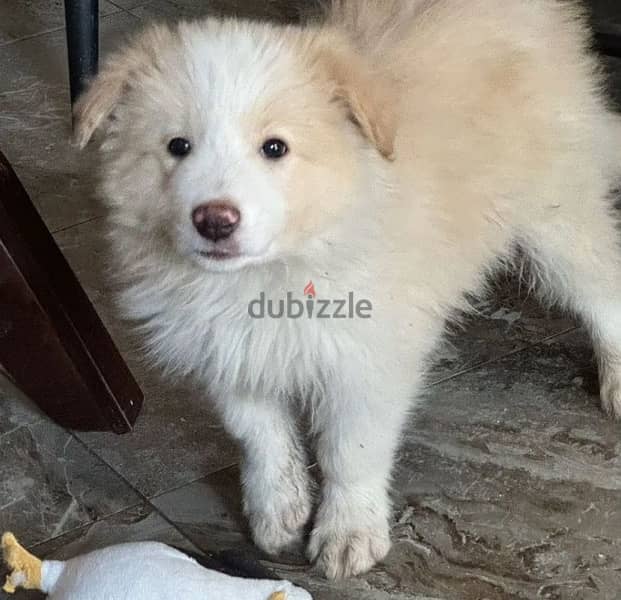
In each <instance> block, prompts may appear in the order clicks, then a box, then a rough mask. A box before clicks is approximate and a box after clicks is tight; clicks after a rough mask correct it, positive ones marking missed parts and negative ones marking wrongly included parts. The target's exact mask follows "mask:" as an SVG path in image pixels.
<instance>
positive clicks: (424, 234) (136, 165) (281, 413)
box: [76, 0, 621, 577]
mask: <svg viewBox="0 0 621 600" xmlns="http://www.w3.org/2000/svg"><path fill="white" fill-rule="evenodd" d="M588 47H589V35H588V32H587V28H586V25H585V22H584V20H583V18H582V16H581V13H580V10H579V9H578V8H577V7H576V6H575V5H573V4H571V3H568V2H557V1H555V0H530V1H524V2H518V1H515V0H418V1H417V0H386V1H382V2H376V1H375V0H343V1H341V2H336V1H335V2H333V3H332V5H331V7H329V8H328V12H327V16H326V19H325V20H324V21H323V22H321V23H315V24H309V25H306V26H303V27H297V26H295V27H293V26H292V27H281V26H275V25H269V24H258V23H249V22H242V21H223V22H221V21H216V20H205V21H201V22H197V23H182V24H180V25H179V26H178V27H172V28H169V27H163V26H158V27H152V28H150V29H149V30H147V31H146V32H145V33H144V34H142V36H141V37H139V38H138V39H137V40H135V41H134V42H133V43H132V44H130V45H129V47H128V48H126V49H125V50H123V51H122V52H120V53H118V54H116V55H115V56H113V57H112V58H111V59H110V60H109V61H108V62H107V64H106V65H105V66H104V68H103V70H102V73H101V75H100V76H99V77H98V78H97V79H96V80H95V81H94V82H93V84H92V86H91V87H90V89H89V91H88V92H87V93H86V95H85V96H84V97H83V98H82V100H81V101H80V103H79V104H78V106H77V110H76V117H77V135H78V140H79V142H80V143H81V144H82V145H84V144H86V143H87V142H88V140H89V139H90V137H91V136H92V134H93V133H94V132H95V130H97V129H99V130H101V132H102V134H103V135H102V145H101V150H102V153H101V157H102V185H101V190H102V194H103V197H104V198H105V199H106V201H107V203H108V205H109V207H110V225H111V240H112V249H113V252H114V255H115V257H116V261H117V265H118V267H117V269H118V273H119V276H120V277H121V279H122V280H123V282H124V284H125V292H124V294H123V296H122V298H121V305H122V307H123V310H124V312H125V314H126V315H127V316H129V317H131V318H133V319H136V320H138V321H139V323H140V327H141V329H142V331H143V333H144V337H145V340H146V345H147V348H148V351H149V353H150V355H151V356H152V357H153V358H154V359H156V360H157V361H158V362H159V363H160V364H162V365H164V366H166V367H168V368H169V369H170V372H171V373H175V372H176V373H181V374H192V375H193V376H194V377H195V380H196V382H197V385H199V386H200V387H201V389H203V390H204V393H205V398H206V399H210V400H211V401H213V402H214V403H215V405H216V406H217V407H218V409H219V411H220V413H221V414H222V418H223V421H224V423H225V425H226V427H227V429H228V430H229V431H230V433H231V434H232V435H233V436H235V437H236V438H237V439H238V440H239V441H240V443H241V445H242V447H243V450H244V454H245V460H244V463H243V467H242V474H243V485H244V497H245V503H244V505H245V510H246V513H247V515H248V518H249V520H250V524H251V527H252V531H253V535H254V539H255V541H256V543H257V544H258V545H259V546H260V547H261V548H263V549H264V550H266V551H268V552H278V551H280V550H282V549H283V548H284V547H286V546H287V545H288V544H290V543H292V542H295V541H297V540H298V539H300V537H301V535H302V532H303V529H304V526H305V525H306V524H307V522H308V521H309V519H310V517H311V513H312V510H313V498H312V495H311V483H310V480H309V476H308V472H307V469H306V461H307V457H306V453H305V449H304V448H305V444H304V437H305V436H303V435H302V433H303V432H301V431H300V430H299V418H300V416H301V415H302V414H303V413H305V412H307V413H308V414H309V415H310V417H311V423H312V434H313V441H314V442H315V449H316V453H317V457H318V461H319V464H320V466H321V469H322V474H323V483H322V491H321V497H320V498H319V507H318V511H317V513H316V515H315V519H314V528H313V531H312V534H311V537H310V542H309V556H310V558H312V559H313V560H316V561H317V562H318V564H319V565H320V566H321V568H322V569H323V570H324V571H325V572H326V573H327V575H328V576H330V577H343V576H349V575H353V574H357V573H360V572H363V571H366V570H367V569H369V568H371V567H372V566H373V564H374V563H375V562H376V561H378V560H381V559H382V558H383V557H384V556H385V555H386V553H387V552H388V550H389V547H390V536H389V524H388V523H389V517H390V504H389V498H388V487H389V481H390V472H391V465H392V461H393V457H394V454H395V451H396V450H397V447H398V442H399V437H400V433H401V431H402V428H403V426H404V424H405V422H406V419H407V415H408V411H409V410H410V409H411V408H412V407H413V406H414V405H415V403H416V394H417V389H418V388H419V386H420V384H421V381H422V378H423V374H424V368H425V365H426V363H427V361H428V360H429V357H430V355H431V353H432V351H433V349H434V347H435V346H436V345H437V342H438V340H439V339H440V337H441V335H442V333H443V331H444V328H445V325H446V322H447V320H449V319H452V318H457V317H458V315H459V314H460V313H461V312H462V311H464V310H468V303H467V302H466V300H465V298H466V295H467V294H473V293H474V294H477V293H482V292H483V291H484V290H485V283H486V280H487V278H488V276H489V275H490V273H492V272H493V271H494V269H496V268H497V267H498V266H500V265H506V264H508V263H510V262H511V261H512V259H513V257H514V253H515V251H516V249H517V248H520V249H522V251H523V252H525V253H526V255H528V256H529V257H530V258H531V260H532V265H533V269H532V270H533V272H534V273H535V275H536V278H537V285H538V286H539V289H540V290H541V292H542V295H544V296H545V297H547V298H551V299H554V300H557V301H559V302H560V303H561V304H563V305H564V306H565V307H567V308H568V309H569V310H572V311H574V312H575V313H577V314H578V315H579V316H581V317H582V318H583V319H584V321H585V323H586V324H587V326H588V327H589V328H590V330H591V331H592V333H593V337H594V341H595V345H596V347H597V350H598V353H599V359H600V365H601V379H602V402H603V405H604V408H605V409H606V411H607V412H608V413H610V414H611V415H613V416H617V417H619V416H621V387H620V386H621V260H620V258H621V253H620V252H619V237H618V232H617V221H616V216H615V215H614V213H613V209H612V198H611V190H612V189H613V188H614V186H615V185H616V184H617V183H618V179H619V175H620V174H621V151H620V147H621V128H620V127H619V120H618V118H617V116H616V115H614V114H612V112H611V111H610V110H609V109H608V107H607V106H606V102H605V100H604V97H603V93H602V81H601V77H600V75H599V67H598V65H597V62H596V60H595V59H594V58H593V56H592V55H591V53H590V52H589V49H588ZM176 136H184V137H187V138H188V139H190V140H191V141H192V144H193V149H192V152H191V154H190V155H189V156H188V157H186V158H184V159H182V160H179V159H175V158H173V157H171V156H169V154H168V153H167V149H166V148H167V143H168V141H169V140H170V139H171V138H173V137H176ZM274 136H277V137H282V138H283V139H285V140H286V141H287V143H288V144H289V146H290V152H289V154H288V155H287V156H286V157H285V158H283V159H282V160H281V161H279V162H268V161H266V160H265V159H264V158H263V157H262V156H261V154H260V152H259V150H258V149H259V148H260V147H261V144H262V142H263V141H264V140H265V139H266V138H268V137H274ZM223 197H224V198H228V199H229V200H230V201H232V202H234V203H235V204H236V205H237V207H238V208H239V210H240V212H241V214H242V218H241V225H240V228H239V230H238V231H237V232H236V233H235V234H234V235H235V243H236V244H237V245H238V247H239V250H240V254H239V256H238V257H236V258H232V259H229V260H228V261H215V260H212V259H210V258H205V257H204V256H203V254H201V252H203V253H204V251H206V250H208V249H209V248H211V246H210V244H211V243H208V242H206V241H205V240H204V239H202V238H201V237H200V236H199V235H198V234H197V233H196V231H195V230H194V228H193V226H192V223H191V218H190V215H191V211H192V209H193V208H194V207H196V206H197V205H198V204H201V203H204V202H207V201H209V200H211V199H218V198H223ZM309 280H312V281H313V282H314V284H315V287H316V289H317V292H318V296H319V297H325V298H341V297H347V294H348V292H350V291H353V292H354V293H355V294H356V296H357V297H359V298H366V299H369V300H370V301H371V302H372V303H373V312H372V318H371V319H368V320H365V319H346V320H340V321H338V320H331V321H322V320H319V319H298V320H293V319H280V320H273V319H269V318H268V319H263V320H255V319H251V318H250V317H249V315H248V303H249V302H250V301H251V300H252V299H253V298H256V297H258V296H259V294H260V293H261V292H264V293H265V294H266V297H267V298H272V299H278V298H283V297H285V295H286V293H287V292H288V291H291V292H293V293H294V294H295V295H296V296H298V297H301V296H302V290H303V288H304V286H305V285H306V283H307V282H308V281H309Z"/></svg>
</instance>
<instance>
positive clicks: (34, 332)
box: [0, 153, 143, 433]
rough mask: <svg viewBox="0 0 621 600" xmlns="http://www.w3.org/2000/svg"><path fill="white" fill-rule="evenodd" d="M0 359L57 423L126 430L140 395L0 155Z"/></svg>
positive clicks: (95, 314) (85, 297)
mask: <svg viewBox="0 0 621 600" xmlns="http://www.w3.org/2000/svg"><path fill="white" fill-rule="evenodd" d="M0 364H1V365H2V367H3V370H4V371H5V372H6V373H7V374H8V375H9V377H10V379H11V380H12V381H13V382H14V383H15V384H16V385H17V386H18V387H19V388H20V389H22V390H23V391H24V392H25V393H26V395H27V396H29V397H30V398H31V399H32V400H33V401H34V402H36V403H37V404H38V406H39V407H40V408H41V409H42V410H43V411H44V412H45V413H47V414H48V415H49V416H50V417H51V418H52V419H54V420H55V421H57V422H58V423H59V424H60V425H62V426H64V427H67V428H70V429H78V430H111V431H114V432H116V433H124V432H127V431H130V430H131V429H132V425H133V423H134V422H135V420H136V418H137V416H138V413H139V411H140V408H141V405H142V400H143V396H142V392H141V391H140V388H139V387H138V385H137V383H136V381H135V380H134V378H133V376H132V375H131V373H130V371H129V369H128V367H127V366H126V364H125V362H124V361H123V359H122V357H121V355H120V354H119V352H118V350H117V349H116V347H115V345H114V342H113V341H112V339H111V338H110V335H109V334H108V332H107V331H106V329H105V327H104V326H103V324H102V322H101V321H100V319H99V317H98V315H97V313H96V312H95V309H94V308H93V306H92V304H91V302H90V301H89V299H88V297H87V295H86V293H85V292H84V290H83V289H82V287H81V285H80V283H79V282H78V280H77V278H76V277H75V275H74V273H73V271H72V270H71V268H70V267H69V265H68V263H67V261H66V260H65V258H64V257H63V255H62V253H61V252H60V250H59V248H58V246H57V245H56V243H55V241H54V238H53V237H52V235H51V234H50V232H49V231H48V229H47V227H46V226H45V224H44V223H43V221H42V220H41V217H40V216H39V214H38V212H37V210H36V209H35V207H34V206H33V204H32V202H31V201H30V198H29V197H28V195H27V193H26V191H25V190H24V188H23V187H22V185H21V184H20V182H19V180H18V178H17V176H16V174H15V172H14V171H13V169H12V168H11V166H10V165H9V163H8V161H7V160H6V158H5V157H4V156H3V155H2V154H1V153H0Z"/></svg>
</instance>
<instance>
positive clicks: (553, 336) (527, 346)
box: [425, 325, 580, 388]
mask: <svg viewBox="0 0 621 600" xmlns="http://www.w3.org/2000/svg"><path fill="white" fill-rule="evenodd" d="M578 329H580V327H578V326H577V325H575V326H573V327H568V328H567V329H563V330H562V331H559V332H557V333H553V334H551V335H548V336H546V337H543V338H541V339H540V340H537V341H535V342H531V343H529V344H525V345H524V346H521V347H519V348H516V349H515V350H511V352H507V353H506V354H502V355H500V356H496V357H494V358H490V359H489V360H484V361H481V362H479V363H476V364H474V365H472V366H470V367H466V368H465V369H461V370H459V371H457V372H456V373H452V374H451V375H447V376H446V377H442V378H441V379H437V380H436V381H432V382H431V383H428V384H427V385H426V386H425V388H432V387H435V386H437V385H440V384H442V383H446V382H447V381H451V380H452V379H456V378H458V377H461V376H462V375H465V374H466V373H470V372H472V371H475V370H477V369H480V368H481V367H485V366H487V365H491V364H494V363H497V362H499V361H501V360H503V359H505V358H508V357H510V356H515V355H516V354H519V353H520V352H524V351H525V350H529V349H530V348H535V347H537V346H540V345H541V344H545V343H546V342H549V341H551V340H554V339H556V338H558V337H562V336H564V335H567V334H568V333H572V332H573V331H577V330H578Z"/></svg>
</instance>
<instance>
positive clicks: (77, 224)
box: [51, 215, 104, 235]
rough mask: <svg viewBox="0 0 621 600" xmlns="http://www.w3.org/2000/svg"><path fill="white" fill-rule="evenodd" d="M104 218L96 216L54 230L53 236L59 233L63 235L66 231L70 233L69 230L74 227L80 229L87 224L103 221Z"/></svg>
mask: <svg viewBox="0 0 621 600" xmlns="http://www.w3.org/2000/svg"><path fill="white" fill-rule="evenodd" d="M103 218H104V215H96V216H94V217H89V218H88V219H84V221H80V222H78V223H73V224H72V225H63V226H62V227H58V228H57V229H53V230H52V231H51V233H52V235H56V234H57V233H63V232H64V231H68V230H69V229H73V228H74V227H80V225H86V224H87V223H92V222H93V221H98V220H99V219H103Z"/></svg>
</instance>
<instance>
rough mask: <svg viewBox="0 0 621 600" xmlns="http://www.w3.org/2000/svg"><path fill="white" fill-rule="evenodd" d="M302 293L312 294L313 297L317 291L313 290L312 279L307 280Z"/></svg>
mask: <svg viewBox="0 0 621 600" xmlns="http://www.w3.org/2000/svg"><path fill="white" fill-rule="evenodd" d="M304 295H305V296H312V297H313V298H314V297H315V296H317V293H316V292H315V284H314V283H313V282H312V281H309V282H308V283H307V284H306V287H305V288H304Z"/></svg>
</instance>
